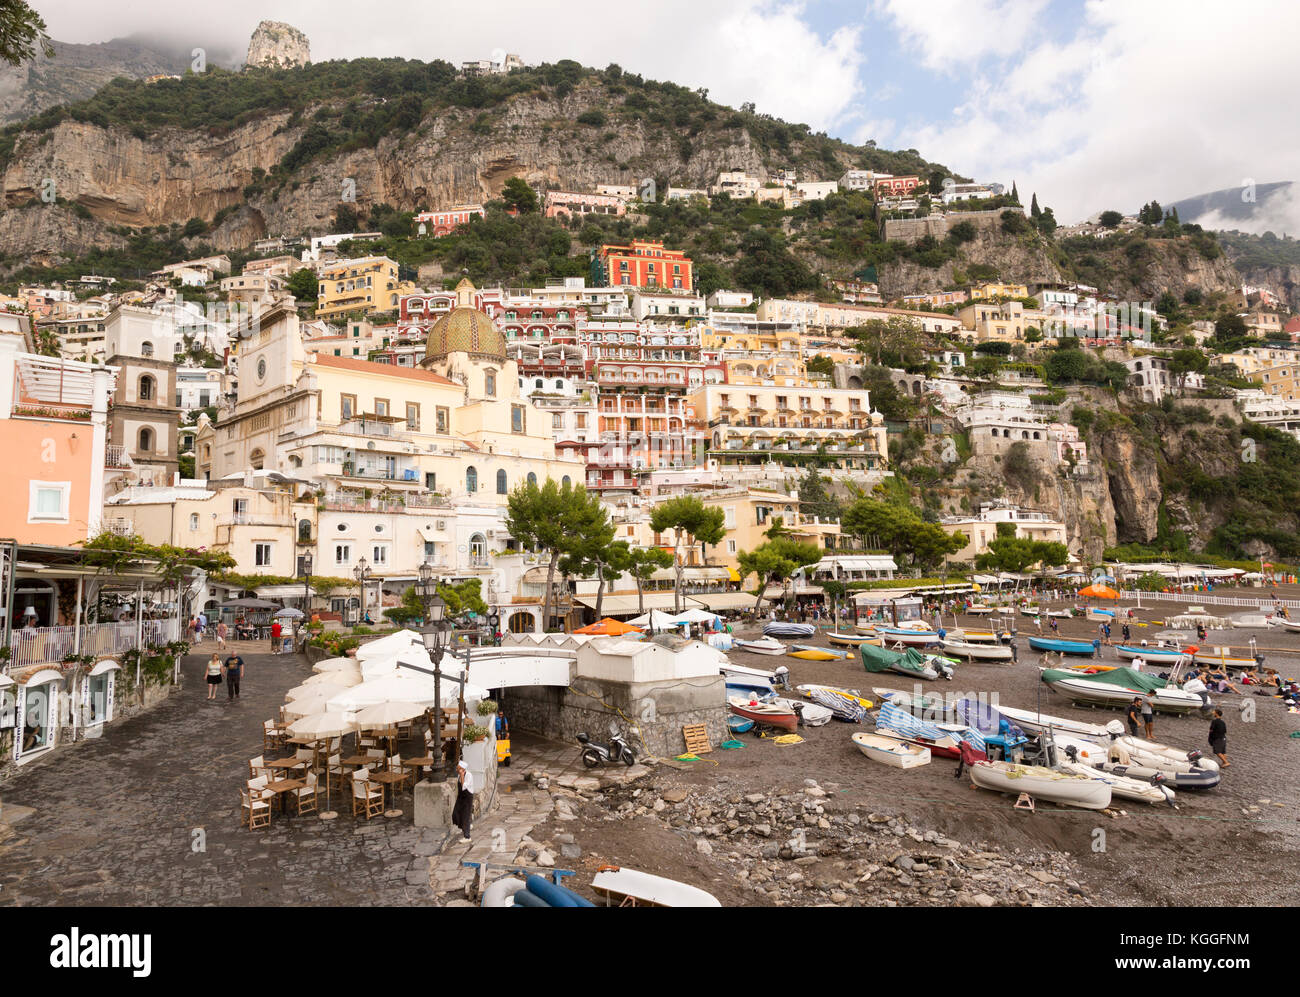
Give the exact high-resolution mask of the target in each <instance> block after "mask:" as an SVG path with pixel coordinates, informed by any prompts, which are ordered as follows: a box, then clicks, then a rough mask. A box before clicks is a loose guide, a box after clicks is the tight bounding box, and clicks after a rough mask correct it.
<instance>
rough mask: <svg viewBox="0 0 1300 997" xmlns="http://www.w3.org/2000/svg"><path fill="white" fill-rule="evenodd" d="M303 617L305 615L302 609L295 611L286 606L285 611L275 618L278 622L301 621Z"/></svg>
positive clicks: (277, 614)
mask: <svg viewBox="0 0 1300 997" xmlns="http://www.w3.org/2000/svg"><path fill="white" fill-rule="evenodd" d="M302 615H303V614H302V610H301V609H294V608H293V607H292V606H286V607H285V608H284V609H282V610H280V611H279V612H278V613H276V614H275V618H276V619H277V620H282V619H289V620H301V619H302Z"/></svg>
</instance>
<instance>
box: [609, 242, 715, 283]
mask: <svg viewBox="0 0 1300 997" xmlns="http://www.w3.org/2000/svg"><path fill="white" fill-rule="evenodd" d="M694 266H695V265H694V264H693V263H692V262H691V260H690V259H688V258H687V256H686V254H685V253H683V252H682V251H681V250H679V249H665V248H664V244H663V243H662V242H649V241H645V240H641V239H635V240H633V242H632V243H631V245H628V246H608V245H606V246H601V247H600V248H599V249H597V250H594V251H593V252H592V258H591V282H592V284H594V285H596V286H599V287H619V286H621V287H662V288H666V289H670V290H674V291H689V290H691V289H692V288H693V287H694V286H695V285H694V279H693V278H694Z"/></svg>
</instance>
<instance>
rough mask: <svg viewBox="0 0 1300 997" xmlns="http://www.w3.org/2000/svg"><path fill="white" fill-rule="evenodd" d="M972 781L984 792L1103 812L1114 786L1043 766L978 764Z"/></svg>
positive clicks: (971, 770) (974, 769)
mask: <svg viewBox="0 0 1300 997" xmlns="http://www.w3.org/2000/svg"><path fill="white" fill-rule="evenodd" d="M970 780H971V782H973V783H974V784H975V785H976V786H979V787H980V788H981V789H990V790H993V791H994V792H997V793H1009V794H1011V795H1012V796H1019V795H1020V794H1021V793H1028V794H1029V795H1030V796H1032V797H1033V798H1034V799H1035V800H1045V801H1047V802H1048V803H1059V804H1062V805H1064V806H1070V807H1081V808H1082V809H1084V810H1104V809H1106V808H1107V807H1108V806H1110V798H1111V787H1110V786H1108V785H1107V784H1106V783H1104V782H1100V781H1098V780H1096V779H1090V778H1088V777H1087V776H1085V775H1075V774H1074V773H1073V772H1060V771H1058V770H1056V769H1049V768H1045V767H1043V766H1042V765H1016V764H1013V763H1011V762H976V763H975V764H974V765H972V766H970Z"/></svg>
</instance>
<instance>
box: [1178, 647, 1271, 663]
mask: <svg viewBox="0 0 1300 997" xmlns="http://www.w3.org/2000/svg"><path fill="white" fill-rule="evenodd" d="M1192 660H1193V661H1195V662H1196V663H1197V664H1200V665H1218V666H1219V667H1220V668H1255V667H1257V666H1258V664H1259V662H1257V661H1256V660H1255V659H1254V658H1251V657H1242V656H1241V655H1234V654H1233V653H1232V648H1230V647H1202V648H1198V649H1197V651H1196V653H1195V654H1193V655H1192Z"/></svg>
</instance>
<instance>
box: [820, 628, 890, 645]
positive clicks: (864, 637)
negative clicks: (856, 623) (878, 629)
mask: <svg viewBox="0 0 1300 997" xmlns="http://www.w3.org/2000/svg"><path fill="white" fill-rule="evenodd" d="M826 639H827V640H828V641H830V642H831V643H832V644H834V645H835V646H836V647H861V646H862V645H863V644H879V643H880V638H879V637H877V636H876V633H875V631H874V630H873V631H872V632H871V633H869V634H864V633H857V634H846V633H835V632H832V633H828V634H827V635H826Z"/></svg>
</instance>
